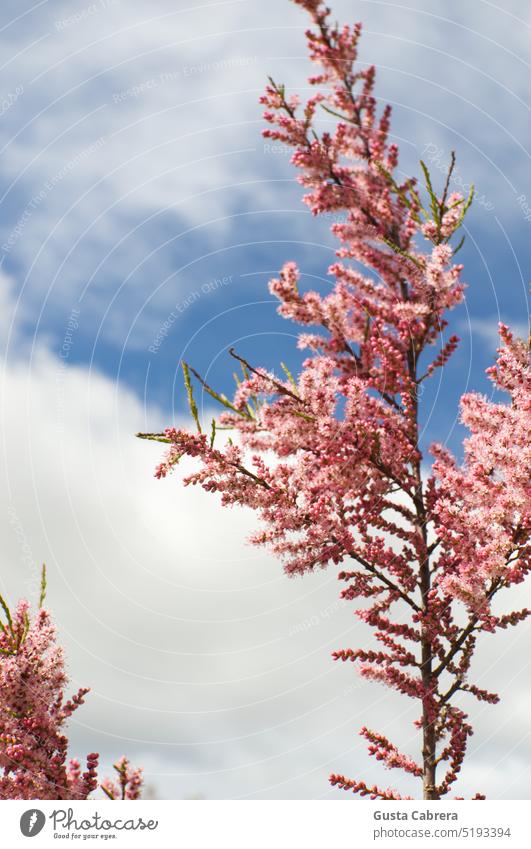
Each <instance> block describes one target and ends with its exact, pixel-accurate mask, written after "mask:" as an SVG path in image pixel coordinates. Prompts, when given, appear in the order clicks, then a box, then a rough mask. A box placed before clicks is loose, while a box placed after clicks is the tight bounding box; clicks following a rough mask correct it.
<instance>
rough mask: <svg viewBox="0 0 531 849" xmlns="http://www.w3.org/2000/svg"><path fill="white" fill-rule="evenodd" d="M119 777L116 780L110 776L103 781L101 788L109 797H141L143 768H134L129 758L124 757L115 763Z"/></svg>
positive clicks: (123, 798)
mask: <svg viewBox="0 0 531 849" xmlns="http://www.w3.org/2000/svg"><path fill="white" fill-rule="evenodd" d="M114 769H115V770H116V772H117V777H116V779H115V780H114V781H111V780H110V779H109V778H106V779H104V781H102V783H101V789H102V790H103V792H104V793H105V795H106V796H108V797H109V799H121V800H122V801H123V800H126V799H129V800H131V799H139V798H140V793H141V792H142V770H141V769H132V768H131V765H130V763H129V761H128V759H127V758H125V757H122V758H120V760H119V761H118V763H117V764H115V765H114Z"/></svg>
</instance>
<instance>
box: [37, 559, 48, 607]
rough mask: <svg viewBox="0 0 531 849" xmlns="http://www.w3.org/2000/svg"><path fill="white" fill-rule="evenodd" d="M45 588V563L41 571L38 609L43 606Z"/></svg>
mask: <svg viewBox="0 0 531 849" xmlns="http://www.w3.org/2000/svg"><path fill="white" fill-rule="evenodd" d="M46 586H47V584H46V563H43V564H42V569H41V592H40V595H39V607H42V606H43V604H44V599H45V598H46Z"/></svg>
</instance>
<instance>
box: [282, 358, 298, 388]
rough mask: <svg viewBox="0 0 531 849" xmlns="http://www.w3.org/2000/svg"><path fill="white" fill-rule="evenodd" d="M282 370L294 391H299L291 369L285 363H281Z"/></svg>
mask: <svg viewBox="0 0 531 849" xmlns="http://www.w3.org/2000/svg"><path fill="white" fill-rule="evenodd" d="M280 368H281V369H282V371H283V372H284V374H285V375H286V377H287V378H288V380H289V382H290V383H291V385H292V387H293V389H295V390H297V389H298V386H297V381H296V380H295V378H294V377H293V375H292V373H291V372H290V370H289V368H288V367H287V365H285V363H280Z"/></svg>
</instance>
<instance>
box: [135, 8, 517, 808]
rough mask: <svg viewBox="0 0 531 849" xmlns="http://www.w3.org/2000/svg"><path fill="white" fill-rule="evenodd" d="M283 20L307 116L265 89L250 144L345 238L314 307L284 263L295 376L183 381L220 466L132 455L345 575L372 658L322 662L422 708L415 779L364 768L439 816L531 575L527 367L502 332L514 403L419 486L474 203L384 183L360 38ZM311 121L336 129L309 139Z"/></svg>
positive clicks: (488, 416) (473, 399) (170, 436)
mask: <svg viewBox="0 0 531 849" xmlns="http://www.w3.org/2000/svg"><path fill="white" fill-rule="evenodd" d="M296 2H297V3H298V5H300V6H303V7H304V8H305V9H306V10H307V12H308V13H309V14H310V16H311V19H312V21H313V23H314V25H315V26H314V29H313V30H311V31H309V32H308V33H307V38H308V45H309V51H310V56H311V58H312V60H313V61H314V62H315V63H317V64H318V66H319V73H318V74H317V75H316V76H314V77H312V78H311V79H310V84H311V85H312V86H315V87H316V88H317V89H318V90H317V92H316V94H315V95H314V96H312V97H311V98H310V99H309V100H308V101H307V102H306V103H305V104H302V103H301V101H300V98H298V97H297V96H288V95H287V94H286V92H285V89H284V86H281V85H278V84H276V83H275V82H274V81H270V84H269V86H268V87H267V89H266V92H265V95H264V97H263V98H262V103H263V104H264V105H265V107H266V111H265V119H266V121H267V122H268V124H269V125H270V126H269V128H268V129H267V130H266V131H265V135H266V136H267V137H269V138H272V139H274V140H276V141H279V142H282V143H283V144H285V145H290V146H291V147H293V149H294V153H293V157H292V162H293V164H294V165H295V167H296V168H297V169H299V172H300V176H299V180H300V182H301V183H302V185H303V186H304V187H305V189H306V190H307V194H306V195H305V198H304V200H305V202H306V203H307V204H308V205H309V207H310V209H311V211H312V213H313V214H314V215H319V214H321V213H325V212H339V211H341V212H342V213H343V218H344V221H343V222H342V223H336V224H334V225H333V227H332V231H333V232H334V234H335V235H336V236H337V238H338V239H339V247H338V250H337V260H336V261H335V262H334V263H333V264H332V265H331V266H330V268H329V269H328V274H329V276H330V278H331V283H330V286H329V291H328V292H327V293H324V294H323V293H321V292H319V291H316V290H313V289H307V288H305V287H304V285H303V278H302V276H301V273H300V271H299V269H298V268H297V266H296V265H295V263H293V262H288V263H286V265H284V267H283V269H282V270H281V272H280V274H279V276H278V278H277V279H274V280H272V281H271V283H270V291H271V293H272V294H273V295H274V296H275V297H276V298H277V299H278V300H279V312H280V314H281V315H282V316H284V317H285V318H287V319H290V320H292V321H294V322H296V323H298V324H300V325H302V326H303V328H304V332H302V333H301V334H300V336H299V342H298V344H299V347H300V348H301V349H304V350H307V351H308V352H309V354H308V357H307V358H306V359H305V360H304V362H303V363H302V370H301V372H300V374H299V375H297V376H295V377H294V376H293V375H291V373H290V372H289V371H288V370H287V369H286V368H285V367H284V374H283V375H282V376H278V375H275V374H272V373H271V372H268V371H265V370H263V369H260V368H258V367H255V366H254V365H252V364H251V363H249V362H248V361H247V360H245V359H244V358H243V357H241V356H240V355H238V354H235V353H234V352H233V355H234V356H235V357H236V359H238V360H239V361H240V363H241V365H242V369H243V379H242V380H241V382H240V384H239V386H238V388H237V391H236V394H235V396H234V399H233V400H232V401H229V400H228V399H227V398H225V397H224V396H220V395H218V394H217V393H216V392H215V391H214V390H212V388H211V387H209V386H208V385H207V384H206V383H205V381H203V380H202V378H200V377H199V376H198V377H199V380H200V383H201V385H202V387H203V389H204V391H206V392H208V393H209V394H210V395H211V396H213V397H215V398H217V399H218V400H219V401H220V402H221V403H222V404H223V406H224V408H225V410H224V412H223V413H222V414H221V416H220V417H219V424H220V425H221V426H223V427H224V428H232V429H233V430H234V431H235V433H236V434H237V436H238V440H237V441H235V440H234V439H231V440H230V441H229V442H228V443H227V444H225V445H224V446H222V447H217V446H216V445H215V435H216V434H215V429H214V430H213V431H212V435H211V437H210V438H209V437H207V435H206V434H205V433H202V432H201V430H200V429H199V432H198V433H187V432H185V431H183V430H176V429H174V428H169V429H167V430H166V431H165V433H164V434H144V437H148V438H154V439H158V440H160V441H164V442H167V443H169V449H168V452H167V455H166V458H165V460H164V461H163V463H162V464H161V465H160V466H159V467H158V469H157V476H159V477H161V476H164V475H165V474H167V472H168V471H170V470H171V469H172V468H173V467H174V466H175V464H176V463H177V462H178V461H179V459H180V458H181V457H182V456H183V455H189V456H192V457H195V458H196V459H197V460H199V461H200V462H199V466H198V468H197V470H195V471H194V472H193V473H192V474H190V475H188V477H187V478H185V484H198V485H201V486H202V487H203V488H204V489H205V490H207V491H210V492H218V493H220V494H221V499H222V503H223V504H225V505H232V504H241V505H245V506H247V507H250V508H251V509H253V510H255V511H256V512H257V514H258V516H259V517H260V519H261V523H262V524H261V527H260V529H259V530H258V531H257V532H256V533H255V534H254V535H253V537H252V542H253V543H255V544H257V545H264V546H267V547H268V549H269V550H270V551H272V552H273V553H274V554H276V555H277V556H278V557H280V558H282V560H283V561H284V564H285V569H286V571H287V572H288V574H291V575H293V574H301V573H304V572H307V571H310V570H313V569H315V568H317V567H325V566H327V565H329V564H330V563H333V564H345V565H344V566H343V571H341V572H340V575H339V577H340V579H341V580H342V581H343V582H345V584H346V588H345V589H344V591H343V593H342V596H343V597H344V598H345V599H347V600H353V601H357V600H361V602H360V606H359V608H358V609H357V610H356V614H357V616H358V617H359V618H360V619H361V620H362V621H364V622H365V623H367V624H368V625H369V626H370V627H371V628H372V629H373V633H374V636H375V638H376V640H377V641H378V642H379V643H380V644H381V645H382V650H381V651H374V650H370V651H368V650H362V649H356V650H352V649H345V650H340V651H337V652H335V653H334V657H335V658H336V659H341V660H344V661H345V660H350V661H353V662H354V663H355V664H356V666H357V669H358V671H359V672H360V674H361V675H362V676H364V677H365V678H367V679H369V680H372V681H378V682H380V683H384V684H386V685H387V686H389V687H390V688H392V689H394V690H396V691H398V692H399V693H401V694H403V695H407V696H408V697H410V698H412V699H414V700H415V701H416V702H417V703H418V706H419V719H418V721H417V722H416V726H417V728H418V729H419V732H420V733H421V735H422V741H421V745H420V749H421V755H422V764H420V763H419V764H418V765H417V763H416V761H414V760H413V759H412V758H411V757H410V756H409V755H407V754H404V753H401V752H399V751H398V749H397V748H396V746H394V744H392V743H390V742H389V741H388V740H387V739H386V738H385V737H383V736H381V735H377V734H376V733H375V732H369V731H367V730H366V729H364V730H363V732H362V733H363V734H364V736H365V737H366V738H367V739H368V741H369V744H370V745H369V753H370V754H371V755H373V756H374V757H375V758H376V759H377V760H378V761H380V762H382V763H383V764H384V765H385V766H387V767H400V768H402V769H403V770H405V771H406V772H407V773H409V774H413V775H415V776H418V777H419V778H421V779H422V785H423V796H424V798H426V799H439V798H441V797H442V796H443V795H445V794H446V793H448V792H449V790H450V788H451V787H452V785H453V784H454V782H455V781H456V780H457V778H458V775H459V773H460V770H461V766H462V763H463V759H464V756H465V751H466V746H467V741H468V739H469V737H470V734H471V733H472V728H471V726H470V724H469V723H468V718H467V715H466V714H465V713H464V712H463V710H462V709H460V708H458V707H456V705H455V703H454V701H453V700H454V696H456V695H457V694H460V693H468V694H470V695H472V696H474V697H475V698H477V699H480V700H483V701H488V702H494V701H495V700H497V696H496V695H495V694H492V693H488V692H487V691H484V690H481V689H479V688H478V687H477V686H476V685H475V684H473V683H471V682H470V680H469V673H470V665H471V661H472V656H473V652H474V648H475V645H476V640H477V636H478V634H479V633H480V632H492V631H494V630H496V629H497V628H506V627H508V626H509V625H516V624H517V623H518V622H520V621H522V620H523V619H525V618H526V617H527V615H528V614H529V611H528V610H527V609H524V610H520V611H513V612H509V613H506V614H503V615H501V616H499V615H496V614H495V613H494V612H493V610H492V607H491V602H492V599H493V597H494V596H495V594H496V593H497V592H498V591H499V590H501V589H503V588H506V587H510V586H512V585H514V584H518V583H519V582H521V581H522V580H523V579H524V577H525V576H526V575H527V573H528V571H529V568H530V546H529V530H530V503H531V499H530V494H531V493H530V480H531V476H530V467H531V455H530V450H531V449H530V445H531V440H530V435H531V434H530V426H531V416H530V398H531V392H530V372H529V347H528V345H526V343H524V342H523V341H521V340H517V339H515V338H514V337H513V335H512V334H511V333H510V331H509V330H508V329H507V328H506V327H503V326H502V327H501V328H500V334H501V345H500V349H499V352H498V359H497V363H496V365H495V366H494V367H493V369H491V370H490V372H489V373H490V376H491V378H492V379H493V380H494V382H495V384H496V386H497V387H498V388H499V389H500V390H502V391H503V392H505V393H507V395H508V399H509V400H508V402H506V401H496V402H495V401H488V400H487V399H485V398H482V397H480V396H478V395H466V396H465V397H464V398H463V399H462V420H463V422H464V424H465V425H466V426H467V428H468V429H469V431H470V436H469V437H468V439H467V440H466V441H465V446H464V449H465V458H464V462H463V463H462V464H459V463H458V462H457V461H456V460H455V459H454V458H453V457H452V456H451V455H450V453H449V452H448V451H447V450H446V449H445V448H444V447H443V446H434V447H433V449H432V452H433V455H434V456H435V462H434V465H433V470H432V473H431V474H430V475H428V476H426V475H425V474H424V472H423V471H422V464H423V462H425V461H426V459H428V458H425V457H424V454H423V452H422V450H421V447H420V445H419V439H420V412H419V406H420V397H421V393H420V389H419V387H420V385H421V384H422V382H423V381H424V380H426V379H429V378H430V376H431V375H432V374H433V373H434V371H435V370H436V369H439V368H443V367H444V366H445V365H446V363H447V361H448V359H449V358H450V357H451V356H452V355H453V354H454V352H455V350H456V348H457V345H458V341H459V340H458V338H457V337H456V336H451V337H450V338H449V339H445V330H446V327H447V323H448V319H447V317H446V316H447V312H448V310H451V309H452V308H453V307H455V306H456V305H457V304H459V303H460V302H461V301H462V300H463V297H464V284H463V282H462V280H461V272H462V266H461V265H460V264H459V263H458V262H456V261H455V254H456V252H457V250H459V248H460V244H454V242H453V238H454V235H455V233H456V231H458V229H459V227H460V226H461V223H462V221H463V217H464V214H465V213H466V210H467V208H468V206H469V204H470V201H471V199H472V194H471V195H470V197H469V198H468V199H466V200H465V199H464V198H463V197H462V196H461V195H459V194H457V193H450V192H449V185H450V178H451V172H452V168H453V165H454V160H453V159H452V162H451V163H450V166H449V172H448V177H447V180H446V183H445V185H444V187H443V189H442V191H441V192H439V193H438V194H437V193H436V192H435V190H434V188H433V185H432V182H431V177H430V175H429V173H428V170H427V169H426V167H425V166H424V165H423V173H424V184H423V185H421V184H420V183H419V182H418V181H417V180H416V179H414V178H408V179H406V180H404V179H401V178H398V177H397V176H396V174H397V164H398V150H397V147H396V145H394V144H393V143H391V142H389V127H390V123H389V122H390V108H389V107H386V108H384V110H383V112H382V113H381V115H379V114H378V109H377V102H376V98H375V96H374V78H375V72H374V68H373V67H369V68H364V69H359V67H358V65H357V61H356V60H357V54H358V42H359V38H360V33H361V27H360V25H356V26H355V27H353V28H349V27H344V28H338V27H336V26H333V25H332V24H331V23H330V18H329V10H328V9H327V8H326V6H325V5H324V4H323V3H321V2H318V0H296ZM323 109H324V110H326V111H327V113H328V115H330V114H332V115H333V116H334V117H335V118H336V119H337V121H336V124H335V129H334V131H333V132H330V131H325V132H322V133H320V134H319V133H318V131H317V129H316V125H315V116H316V113H317V110H323ZM426 198H427V199H426ZM361 268H364V269H366V270H367V273H365V274H364V273H362V271H361V270H360V269H361ZM306 328H311V330H312V332H308V331H307V330H306ZM188 391H189V398H192V396H191V391H192V390H191V388H190V387H188ZM192 401H193V399H192ZM192 401H191V403H192ZM194 404H195V402H194ZM193 410H194V411H195V412H194V416H195V417H196V421H197V424H198V426H199V428H200V424H199V420H198V418H197V408H196V407H195V405H194V406H193ZM459 603H461V610H460V613H459V615H457V616H456V609H457V608H456V604H459ZM463 609H464V610H465V611H466V616H465V622H464V624H463V616H462V613H463ZM444 766H445V767H446V773H445V774H443V776H442V778H440V779H439V780H437V778H436V772H437V769H438V768H441V767H444ZM330 780H331V782H332V784H333V785H335V786H338V787H340V788H343V789H346V790H352V791H354V792H356V793H360V794H361V795H367V794H368V795H371V796H372V797H373V798H381V799H396V798H401V797H400V795H399V794H398V793H397V792H396V791H394V790H380V789H378V787H377V786H376V785H375V786H373V787H369V786H368V785H367V784H366V783H365V782H363V781H351V780H350V779H346V778H344V777H342V776H337V775H333V776H332V777H331V779H330ZM477 798H481V796H480V795H478V796H477Z"/></svg>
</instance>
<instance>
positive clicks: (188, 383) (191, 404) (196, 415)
mask: <svg viewBox="0 0 531 849" xmlns="http://www.w3.org/2000/svg"><path fill="white" fill-rule="evenodd" d="M181 366H182V370H183V375H184V385H185V386H186V394H187V396H188V406H189V408H190V412H191V414H192V416H193V419H194V421H195V423H196V425H197V430H198V431H199V433H202V431H201V422H200V421H199V413H198V411H197V404H196V403H195V399H194V390H193V388H192V382H191V380H190V369H189V367H188V364H187V363H185V362H184V360H183V361H182V362H181Z"/></svg>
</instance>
